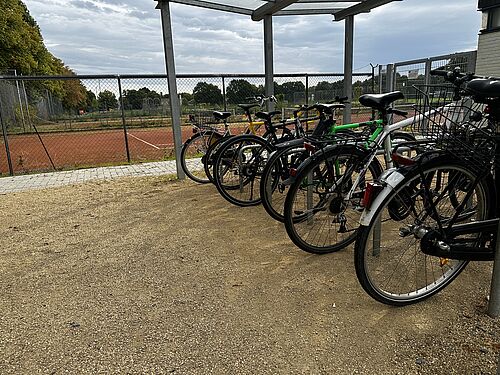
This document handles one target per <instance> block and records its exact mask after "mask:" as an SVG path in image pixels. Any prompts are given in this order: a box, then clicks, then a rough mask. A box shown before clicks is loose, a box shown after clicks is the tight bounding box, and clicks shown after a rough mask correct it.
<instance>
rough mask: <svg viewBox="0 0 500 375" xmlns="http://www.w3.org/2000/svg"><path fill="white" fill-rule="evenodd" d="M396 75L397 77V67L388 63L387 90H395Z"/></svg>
mask: <svg viewBox="0 0 500 375" xmlns="http://www.w3.org/2000/svg"><path fill="white" fill-rule="evenodd" d="M395 77H396V68H395V66H394V64H387V70H386V79H385V80H386V91H387V92H391V91H394V84H395Z"/></svg>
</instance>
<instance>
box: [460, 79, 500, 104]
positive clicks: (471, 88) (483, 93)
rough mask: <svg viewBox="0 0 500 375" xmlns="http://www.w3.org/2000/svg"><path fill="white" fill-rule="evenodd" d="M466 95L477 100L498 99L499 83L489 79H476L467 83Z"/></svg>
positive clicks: (499, 96)
mask: <svg viewBox="0 0 500 375" xmlns="http://www.w3.org/2000/svg"><path fill="white" fill-rule="evenodd" d="M466 91H467V93H469V94H471V95H472V96H475V97H479V98H483V99H486V98H490V99H499V98H500V81H495V80H493V79H489V78H476V79H473V80H472V81H470V82H468V83H467V87H466Z"/></svg>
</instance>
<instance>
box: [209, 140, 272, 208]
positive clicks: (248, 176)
mask: <svg viewBox="0 0 500 375" xmlns="http://www.w3.org/2000/svg"><path fill="white" fill-rule="evenodd" d="M273 149H274V147H273V146H272V145H271V144H270V143H269V142H268V141H267V140H266V139H264V138H262V137H259V136H256V135H251V134H248V135H247V134H245V135H240V136H235V137H233V138H231V139H229V140H228V141H226V142H224V144H223V145H222V146H221V148H220V150H219V151H218V152H217V156H216V160H215V164H214V175H213V177H214V184H215V186H216V187H217V190H218V191H219V193H220V194H221V195H222V197H224V198H225V199H226V200H227V201H229V202H231V203H232V204H235V205H237V206H255V205H258V204H259V203H260V202H261V199H260V191H259V187H260V177H261V175H262V171H263V169H264V167H265V165H266V163H267V160H268V158H269V155H270V154H271V152H272V151H273Z"/></svg>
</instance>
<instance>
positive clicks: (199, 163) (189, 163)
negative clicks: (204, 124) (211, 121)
mask: <svg viewBox="0 0 500 375" xmlns="http://www.w3.org/2000/svg"><path fill="white" fill-rule="evenodd" d="M220 138H222V135H221V134H219V133H217V132H212V131H209V132H201V133H197V134H195V135H193V136H192V137H191V138H189V139H188V140H187V141H186V142H185V143H184V144H183V145H182V149H181V167H182V170H183V171H184V173H185V174H186V175H187V176H188V177H189V178H190V179H191V180H193V181H196V182H199V183H201V184H206V183H208V182H210V180H209V178H208V176H207V175H206V173H205V169H204V165H203V158H204V156H205V155H206V153H207V150H208V149H209V147H210V145H211V144H213V143H215V142H216V141H217V140H218V139H220Z"/></svg>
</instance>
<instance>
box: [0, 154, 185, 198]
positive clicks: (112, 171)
mask: <svg viewBox="0 0 500 375" xmlns="http://www.w3.org/2000/svg"><path fill="white" fill-rule="evenodd" d="M193 161H194V160H193ZM176 173H177V171H176V168H175V160H169V161H160V162H152V163H142V164H133V165H120V166H115V167H99V168H89V169H78V170H73V171H63V172H50V173H40V174H30V175H22V176H13V177H3V178H0V194H6V193H13V192H19V191H26V190H34V189H44V188H49V187H56V186H63V185H71V184H78V183H82V182H85V181H90V180H107V179H113V178H118V177H126V176H160V175H169V174H174V175H175V174H176Z"/></svg>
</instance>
